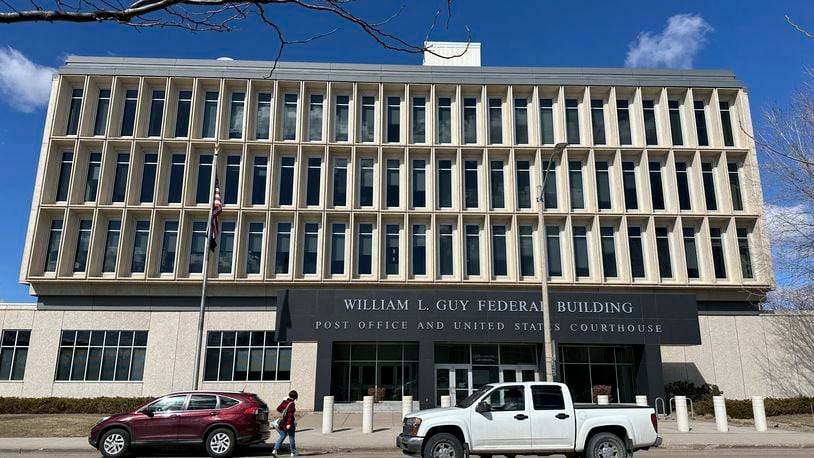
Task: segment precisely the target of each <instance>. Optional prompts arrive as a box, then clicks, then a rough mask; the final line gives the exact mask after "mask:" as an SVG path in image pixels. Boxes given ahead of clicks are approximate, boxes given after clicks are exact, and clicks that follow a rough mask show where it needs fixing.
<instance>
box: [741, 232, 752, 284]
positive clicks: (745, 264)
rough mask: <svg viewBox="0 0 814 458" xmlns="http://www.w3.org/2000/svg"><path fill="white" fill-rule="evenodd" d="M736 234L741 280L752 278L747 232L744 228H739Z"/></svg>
mask: <svg viewBox="0 0 814 458" xmlns="http://www.w3.org/2000/svg"><path fill="white" fill-rule="evenodd" d="M737 233H738V255H739V256H740V260H741V274H742V275H743V278H753V277H754V273H753V272H752V257H751V256H750V254H749V230H748V229H746V228H745V227H739V228H738V229H737Z"/></svg>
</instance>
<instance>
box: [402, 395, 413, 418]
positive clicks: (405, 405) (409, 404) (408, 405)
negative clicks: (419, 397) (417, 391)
mask: <svg viewBox="0 0 814 458" xmlns="http://www.w3.org/2000/svg"><path fill="white" fill-rule="evenodd" d="M412 411H413V397H412V396H404V397H402V398H401V418H402V419H403V418H404V417H406V416H407V415H409V414H410V412H412Z"/></svg>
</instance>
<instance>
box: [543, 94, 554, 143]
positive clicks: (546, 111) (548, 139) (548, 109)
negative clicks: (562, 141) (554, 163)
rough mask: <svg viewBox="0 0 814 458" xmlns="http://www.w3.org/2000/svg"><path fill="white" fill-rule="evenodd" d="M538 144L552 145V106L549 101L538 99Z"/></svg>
mask: <svg viewBox="0 0 814 458" xmlns="http://www.w3.org/2000/svg"><path fill="white" fill-rule="evenodd" d="M540 143H542V144H544V145H551V144H553V143H554V104H553V100H551V99H540Z"/></svg>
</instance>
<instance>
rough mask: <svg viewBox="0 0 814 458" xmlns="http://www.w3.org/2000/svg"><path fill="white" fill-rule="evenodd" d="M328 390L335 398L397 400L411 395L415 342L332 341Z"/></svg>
mask: <svg viewBox="0 0 814 458" xmlns="http://www.w3.org/2000/svg"><path fill="white" fill-rule="evenodd" d="M331 374H332V376H331V393H332V394H333V395H334V397H335V400H336V402H355V401H361V400H362V398H363V397H364V396H374V399H375V400H376V401H398V400H401V398H402V396H415V395H416V388H417V380H418V343H415V342H388V343H356V342H336V343H334V345H333V368H332V372H331Z"/></svg>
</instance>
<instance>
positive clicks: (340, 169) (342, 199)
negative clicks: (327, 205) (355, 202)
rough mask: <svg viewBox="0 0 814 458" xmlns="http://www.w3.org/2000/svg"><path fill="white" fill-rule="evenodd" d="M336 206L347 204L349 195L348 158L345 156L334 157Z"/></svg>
mask: <svg viewBox="0 0 814 458" xmlns="http://www.w3.org/2000/svg"><path fill="white" fill-rule="evenodd" d="M333 180H334V192H333V199H334V206H335V207H344V206H345V205H347V195H348V160H347V159H345V158H341V157H338V158H335V159H334V177H333Z"/></svg>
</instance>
